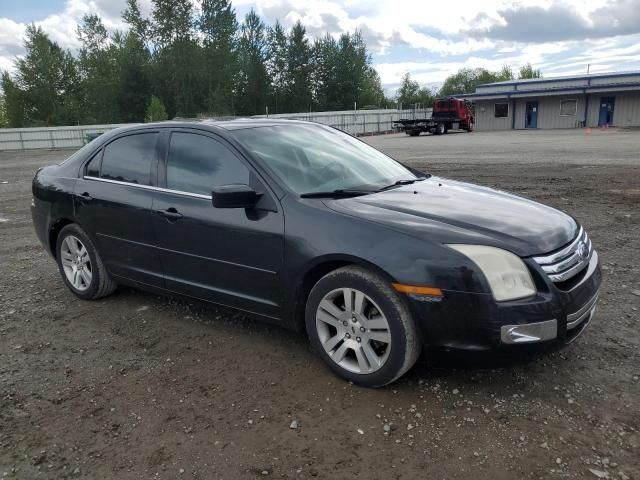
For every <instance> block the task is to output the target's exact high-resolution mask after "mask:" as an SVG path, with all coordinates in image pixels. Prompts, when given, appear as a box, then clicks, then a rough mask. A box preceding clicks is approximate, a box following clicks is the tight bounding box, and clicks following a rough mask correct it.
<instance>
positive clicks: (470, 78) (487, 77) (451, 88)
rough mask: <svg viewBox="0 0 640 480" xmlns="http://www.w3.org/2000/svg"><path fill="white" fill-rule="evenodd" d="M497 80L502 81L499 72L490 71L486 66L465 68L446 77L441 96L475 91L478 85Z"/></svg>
mask: <svg viewBox="0 0 640 480" xmlns="http://www.w3.org/2000/svg"><path fill="white" fill-rule="evenodd" d="M497 81H500V76H499V73H494V72H490V71H489V70H487V69H486V68H474V69H471V68H463V69H461V70H458V73H454V74H453V75H449V76H448V77H447V78H446V80H445V81H444V84H443V85H442V87H441V88H440V92H439V96H441V97H448V96H451V95H457V94H462V93H473V92H474V91H475V88H476V86H477V85H480V84H483V83H493V82H497Z"/></svg>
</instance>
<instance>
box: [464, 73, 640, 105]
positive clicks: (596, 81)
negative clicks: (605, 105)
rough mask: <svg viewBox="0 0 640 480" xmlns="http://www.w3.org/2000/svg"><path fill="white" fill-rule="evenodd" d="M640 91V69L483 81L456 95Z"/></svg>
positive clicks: (486, 96)
mask: <svg viewBox="0 0 640 480" xmlns="http://www.w3.org/2000/svg"><path fill="white" fill-rule="evenodd" d="M629 90H632V91H638V90H640V71H629V72H610V73H594V74H591V75H564V76H558V77H551V78H531V79H523V80H507V81H504V82H495V83H484V84H481V85H478V86H477V87H476V91H475V92H474V93H466V94H463V95H458V97H460V98H468V99H472V100H482V99H486V100H489V99H495V98H518V97H526V96H532V97H535V96H542V95H574V94H586V93H587V92H597V91H599V92H604V91H610V92H614V91H629Z"/></svg>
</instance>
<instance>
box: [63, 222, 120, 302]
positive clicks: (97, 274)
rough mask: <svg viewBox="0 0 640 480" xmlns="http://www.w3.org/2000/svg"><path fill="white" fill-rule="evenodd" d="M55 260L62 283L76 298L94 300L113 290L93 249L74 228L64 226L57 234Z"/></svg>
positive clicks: (83, 233) (110, 281)
mask: <svg viewBox="0 0 640 480" xmlns="http://www.w3.org/2000/svg"><path fill="white" fill-rule="evenodd" d="M56 260H57V262H58V269H59V270H60V275H61V276H62V280H63V281H64V283H65V284H66V285H67V288H68V289H69V290H71V291H72V292H73V293H74V294H75V295H76V296H78V297H79V298H82V299H83V300H94V299H97V298H101V297H104V296H107V295H109V294H111V293H113V291H114V290H115V289H116V287H117V285H116V283H115V282H114V281H113V280H112V279H111V277H110V276H109V273H108V272H107V269H106V268H105V266H104V263H102V259H101V258H100V255H99V254H98V251H97V250H96V248H95V246H94V245H93V242H92V241H91V239H90V238H89V237H88V236H87V234H86V233H85V232H84V230H82V229H81V228H80V227H79V226H78V225H76V224H71V225H67V226H66V227H64V228H63V229H62V231H61V232H60V234H59V235H58V240H57V242H56Z"/></svg>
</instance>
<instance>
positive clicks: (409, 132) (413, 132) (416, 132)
mask: <svg viewBox="0 0 640 480" xmlns="http://www.w3.org/2000/svg"><path fill="white" fill-rule="evenodd" d="M407 135H409V136H410V137H417V136H418V135H420V130H407Z"/></svg>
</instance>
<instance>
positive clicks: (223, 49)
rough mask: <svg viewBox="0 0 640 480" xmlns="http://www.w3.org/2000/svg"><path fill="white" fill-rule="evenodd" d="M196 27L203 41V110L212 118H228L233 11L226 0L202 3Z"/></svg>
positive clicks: (234, 38)
mask: <svg viewBox="0 0 640 480" xmlns="http://www.w3.org/2000/svg"><path fill="white" fill-rule="evenodd" d="M197 26H198V29H199V30H200V32H201V34H202V35H203V37H204V39H203V44H204V52H203V54H204V58H205V65H206V70H205V72H204V73H205V79H206V80H205V82H206V86H205V88H206V94H205V105H206V109H207V111H208V112H209V113H212V114H231V113H233V111H234V108H233V87H234V78H235V76H236V73H237V72H236V70H237V68H236V65H237V55H236V47H237V32H238V21H237V19H236V13H235V10H234V9H233V8H232V7H231V3H230V2H229V1H228V0H203V2H202V14H201V15H200V18H199V20H198V22H197Z"/></svg>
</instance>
